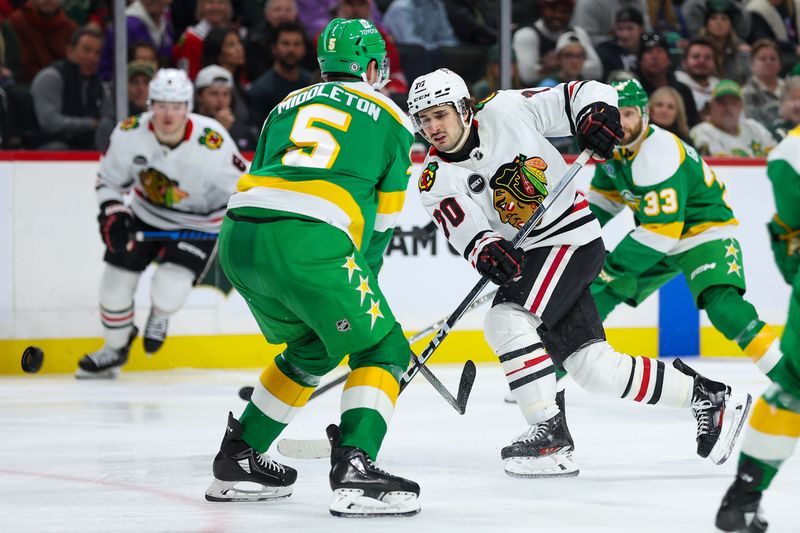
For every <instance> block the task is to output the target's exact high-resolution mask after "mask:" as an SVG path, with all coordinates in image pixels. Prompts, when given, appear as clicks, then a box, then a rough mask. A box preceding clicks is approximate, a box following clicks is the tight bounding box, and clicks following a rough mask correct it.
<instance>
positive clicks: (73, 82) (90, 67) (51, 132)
mask: <svg viewBox="0 0 800 533" xmlns="http://www.w3.org/2000/svg"><path fill="white" fill-rule="evenodd" d="M102 47H103V34H101V33H100V32H98V31H97V30H94V29H90V28H80V29H78V30H76V31H75V32H74V33H73V34H72V37H71V38H70V40H69V43H68V44H67V57H66V59H60V60H58V61H56V62H55V63H53V64H52V65H50V66H49V67H45V68H43V69H42V70H41V71H39V73H38V74H37V75H36V77H35V78H34V79H33V83H32V84H31V95H32V97H33V105H34V109H35V110H36V118H37V119H38V121H39V126H40V127H41V129H42V132H43V133H44V135H45V139H46V142H45V144H44V145H42V146H40V149H42V150H94V149H95V131H94V130H95V128H96V127H97V125H98V123H99V120H100V110H101V108H102V105H103V84H102V82H101V80H100V77H99V76H98V75H97V67H98V64H99V62H100V50H101V49H102Z"/></svg>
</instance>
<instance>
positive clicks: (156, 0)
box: [100, 0, 173, 80]
mask: <svg viewBox="0 0 800 533" xmlns="http://www.w3.org/2000/svg"><path fill="white" fill-rule="evenodd" d="M170 3H172V0H136V1H135V2H133V3H132V4H131V5H129V6H128V7H127V9H125V20H126V26H127V29H128V46H130V45H131V44H132V43H137V42H144V43H148V44H151V45H153V47H154V48H155V49H156V50H157V52H158V64H159V66H162V67H163V66H166V65H167V64H169V61H170V59H171V58H172V45H173V33H172V24H170V21H169V13H168V11H167V8H168V7H169V5H170ZM113 69H114V28H113V27H109V28H108V31H107V32H106V43H105V46H104V47H103V55H102V57H101V59H100V76H101V77H102V78H103V79H104V80H110V79H111V74H112V72H113Z"/></svg>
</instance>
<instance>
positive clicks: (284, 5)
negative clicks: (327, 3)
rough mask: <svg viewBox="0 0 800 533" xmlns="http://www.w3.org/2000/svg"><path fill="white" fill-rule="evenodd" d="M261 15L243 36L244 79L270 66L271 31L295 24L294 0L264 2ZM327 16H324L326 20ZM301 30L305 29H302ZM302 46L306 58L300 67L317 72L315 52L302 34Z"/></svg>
mask: <svg viewBox="0 0 800 533" xmlns="http://www.w3.org/2000/svg"><path fill="white" fill-rule="evenodd" d="M263 13H264V16H263V17H262V20H261V22H260V23H259V24H258V25H256V27H255V28H253V30H252V31H251V32H250V33H248V34H247V39H246V40H245V45H244V46H245V56H246V57H247V63H246V65H245V70H246V72H247V78H248V79H251V80H254V79H256V78H258V77H259V76H261V75H262V74H264V73H265V72H266V71H267V70H268V69H269V68H270V67H272V63H273V62H274V59H273V57H272V42H273V41H274V38H275V28H277V27H278V25H279V24H281V23H282V22H298V23H299V20H300V19H299V18H298V10H297V5H296V4H295V0H268V1H267V3H266V4H265V5H264V10H263ZM330 18H331V17H330V16H328V19H330ZM304 29H306V28H305V27H304ZM303 35H304V39H305V43H306V55H305V56H304V57H303V62H302V65H303V67H304V68H305V69H306V70H308V71H310V72H311V71H315V70H317V68H319V67H318V65H317V53H316V48H314V46H313V44H312V42H311V39H310V35H309V34H308V33H307V32H304V34H303Z"/></svg>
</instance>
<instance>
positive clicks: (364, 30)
mask: <svg viewBox="0 0 800 533" xmlns="http://www.w3.org/2000/svg"><path fill="white" fill-rule="evenodd" d="M373 60H374V61H376V62H377V64H378V71H379V76H378V78H379V79H378V81H377V82H376V83H375V84H373V85H374V86H375V87H376V88H380V87H383V86H384V85H385V84H386V83H387V82H388V81H389V60H388V59H387V57H386V42H385V41H384V40H383V37H382V36H381V34H380V32H379V31H378V29H377V28H376V27H375V25H374V24H373V23H372V22H370V21H368V20H365V19H353V20H348V19H341V18H339V19H333V20H332V21H330V22H329V23H328V25H327V26H326V27H325V29H324V30H322V34H321V35H320V36H319V41H318V42H317V61H318V62H319V70H320V72H321V73H322V74H333V73H335V74H346V75H350V76H355V77H360V78H361V79H362V80H364V81H366V80H367V67H368V66H369V63H370V61H373Z"/></svg>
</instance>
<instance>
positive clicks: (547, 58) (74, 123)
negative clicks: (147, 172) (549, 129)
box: [0, 0, 800, 157]
mask: <svg viewBox="0 0 800 533" xmlns="http://www.w3.org/2000/svg"><path fill="white" fill-rule="evenodd" d="M127 4H128V5H127V8H126V11H125V15H126V19H127V43H128V45H127V48H128V49H127V59H128V63H127V80H128V81H127V93H128V101H129V105H128V107H129V110H128V113H129V114H131V115H133V114H136V113H141V112H142V111H145V110H146V107H147V104H146V102H147V90H148V82H149V81H150V79H151V78H152V77H153V75H154V73H155V71H156V70H157V69H158V68H160V67H165V66H174V67H178V68H181V69H184V70H186V72H187V73H188V74H189V76H190V78H191V79H192V80H193V81H194V83H195V89H196V101H195V106H194V110H195V112H198V113H201V114H203V115H207V116H210V117H214V118H215V119H216V120H218V121H219V122H220V123H221V124H222V125H223V126H224V127H225V128H227V129H228V130H229V131H230V132H231V134H232V135H233V137H234V138H235V139H236V141H237V142H238V143H239V147H240V149H241V150H253V149H254V148H255V143H256V140H257V138H258V134H259V131H260V128H261V124H262V123H263V121H264V119H265V118H266V116H267V114H268V113H269V111H270V110H271V109H272V108H273V107H274V106H275V104H277V103H278V102H279V101H280V100H282V99H283V97H284V96H286V94H288V93H289V92H290V91H293V90H295V89H298V88H300V87H304V86H306V85H308V84H310V83H314V82H317V81H319V80H320V77H319V71H318V67H317V63H316V40H317V37H318V35H319V33H320V31H321V30H322V28H323V27H324V26H325V24H326V23H327V22H328V21H329V20H330V19H331V18H334V17H343V18H368V19H371V20H373V21H374V22H375V23H376V25H377V26H378V28H379V29H380V31H381V33H382V34H383V36H384V38H385V39H386V41H387V44H388V57H389V60H390V65H391V71H392V77H391V81H390V83H389V84H388V85H387V86H386V87H385V88H384V89H382V91H383V92H384V93H385V94H386V95H387V96H389V97H390V98H392V99H393V100H394V101H396V102H397V103H398V104H399V105H400V106H401V107H405V96H406V92H407V90H408V83H409V81H410V80H413V79H414V78H415V77H416V76H418V75H420V74H423V73H426V72H428V71H430V70H433V69H435V68H438V67H448V68H451V69H452V70H454V71H455V72H457V73H459V74H460V75H461V76H462V77H464V79H465V80H467V82H468V83H470V84H472V88H473V95H474V96H475V97H476V98H479V99H480V98H483V97H486V96H487V95H489V94H490V93H491V92H492V91H495V90H497V89H498V85H499V79H500V66H499V53H498V49H499V47H498V43H497V35H498V24H499V20H498V19H499V0H174V1H173V0H135V1H128V2H127ZM111 5H112V1H111V0H0V20H2V28H1V29H2V31H0V143H1V144H0V146H1V147H2V148H3V149H39V150H103V149H104V148H105V146H106V145H107V142H108V138H109V135H110V133H111V130H112V129H113V127H114V125H115V123H116V118H115V112H114V97H113V94H114V93H113V91H114V87H113V83H112V81H113V78H114V76H113V73H114V57H115V53H114V27H113V24H112V10H111ZM512 31H513V33H512V49H513V58H512V59H513V71H512V80H513V84H514V88H522V87H534V86H545V87H552V86H555V85H557V84H558V83H561V82H564V81H570V80H589V79H594V80H601V81H606V82H608V81H613V80H619V79H625V78H630V77H636V78H638V79H639V80H640V81H641V82H642V84H643V86H644V87H645V89H646V90H647V92H648V94H649V95H650V120H651V122H653V123H655V124H658V125H660V126H662V127H665V128H667V129H669V130H670V131H672V132H674V133H675V134H676V135H678V136H679V137H681V138H682V139H684V140H685V141H686V142H687V143H689V144H691V145H693V146H694V147H695V148H696V149H697V150H698V151H700V152H701V153H703V154H707V155H715V156H742V157H761V156H764V155H765V154H766V153H767V152H768V151H769V149H770V148H771V147H773V146H774V145H775V144H776V143H777V142H778V141H779V140H780V139H782V138H783V136H785V135H786V133H787V131H789V130H791V129H792V128H794V127H795V126H797V125H798V123H800V61H798V56H799V55H800V0H683V1H680V0H514V1H513V2H512ZM558 146H559V148H560V149H561V150H562V151H564V152H574V151H575V150H576V147H575V146H574V143H573V142H572V140H571V139H562V140H559V141H558Z"/></svg>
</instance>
